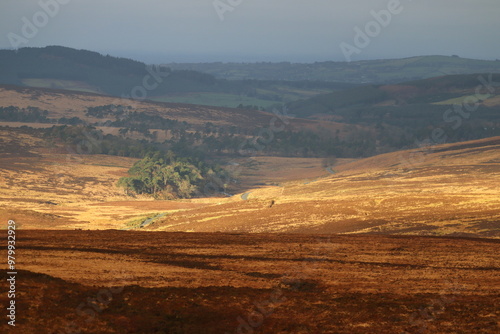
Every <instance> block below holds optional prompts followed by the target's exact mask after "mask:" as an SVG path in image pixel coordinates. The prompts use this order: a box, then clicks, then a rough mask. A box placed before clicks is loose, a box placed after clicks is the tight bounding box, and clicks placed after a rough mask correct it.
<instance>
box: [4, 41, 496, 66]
mask: <svg viewBox="0 0 500 334" xmlns="http://www.w3.org/2000/svg"><path fill="white" fill-rule="evenodd" d="M47 47H63V48H69V49H74V50H83V51H90V52H96V53H99V54H101V55H103V56H106V55H109V56H111V57H115V58H125V59H130V60H134V61H139V62H142V63H145V64H148V65H158V64H202V63H223V64H230V63H234V64H257V63H291V64H314V63H324V62H335V63H348V62H347V61H346V60H328V59H325V60H308V61H292V60H285V59H283V60H255V61H244V60H243V61H233V60H214V59H212V60H208V58H211V57H213V55H211V56H208V57H203V56H202V55H192V57H196V58H199V59H207V60H205V61H194V60H192V61H175V60H173V61H157V62H151V61H148V59H152V58H157V59H160V58H164V57H162V56H159V55H157V56H153V55H148V56H143V57H142V59H141V57H140V56H139V55H130V54H129V55H127V54H126V53H124V54H110V53H107V52H101V51H99V50H91V49H81V48H74V47H71V46H66V45H45V46H27V47H22V48H19V49H25V48H36V49H44V48H47ZM19 49H15V48H0V50H1V51H16V50H19ZM177 57H182V58H186V57H185V56H180V55H178V56H177ZM177 57H176V56H174V57H172V58H177ZM418 57H458V58H461V59H469V60H479V61H493V62H494V61H500V58H491V59H487V58H470V57H462V56H461V55H444V54H423V55H413V56H405V57H397V56H394V57H385V58H367V59H358V60H355V61H352V62H353V63H357V62H363V61H378V60H397V59H409V58H418Z"/></svg>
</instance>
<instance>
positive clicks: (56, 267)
mask: <svg viewBox="0 0 500 334" xmlns="http://www.w3.org/2000/svg"><path fill="white" fill-rule="evenodd" d="M17 237H18V254H17V256H18V269H19V270H20V272H19V275H18V292H19V293H18V296H17V301H18V304H19V310H18V317H19V319H18V323H17V326H16V330H18V331H17V333H40V331H39V330H40V328H47V331H46V332H44V333H67V332H70V331H66V330H64V329H63V328H65V327H67V326H74V327H76V328H79V329H80V330H81V333H200V334H201V333H239V332H238V329H240V332H241V333H404V332H405V331H406V332H408V333H424V332H427V333H497V332H498V330H499V329H500V327H499V323H498V319H499V315H500V312H499V309H500V308H499V306H500V297H499V296H500V294H499V293H500V288H499V286H500V280H499V278H498V276H499V275H498V274H499V271H500V263H499V261H498V254H499V253H500V241H498V240H488V239H463V238H456V239H453V238H434V237H402V236H401V237H387V236H368V235H357V236H346V235H340V236H339V235H317V236H311V235H308V236H306V235H289V234H251V235H249V234H222V233H213V234H209V233H207V234H201V233H200V234H199V233H192V234H190V233H165V232H124V231H114V230H111V231H36V230H19V231H18V235H17ZM3 281H4V282H5V280H3ZM113 287H114V288H113ZM0 300H1V302H2V304H4V303H5V302H6V300H7V298H6V295H4V294H2V295H1V296H0ZM0 328H1V330H5V329H6V325H5V324H4V323H2V324H1V325H0Z"/></svg>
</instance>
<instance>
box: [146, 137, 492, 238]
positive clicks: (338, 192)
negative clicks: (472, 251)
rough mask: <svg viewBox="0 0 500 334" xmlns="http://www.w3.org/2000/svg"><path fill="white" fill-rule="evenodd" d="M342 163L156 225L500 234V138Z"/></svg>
mask: <svg viewBox="0 0 500 334" xmlns="http://www.w3.org/2000/svg"><path fill="white" fill-rule="evenodd" d="M405 161H413V164H407V163H406V162H405ZM335 169H336V170H338V171H339V173H338V174H335V175H333V176H330V177H327V178H323V179H319V180H317V181H316V182H310V180H308V181H301V182H299V181H297V182H290V183H282V184H281V186H279V187H268V188H262V189H256V190H254V191H252V192H251V193H250V195H249V196H248V201H244V202H241V201H235V202H233V203H227V204H224V205H220V206H212V207H208V208H201V209H197V210H193V211H190V212H189V216H187V215H186V216H185V215H183V214H175V215H172V216H170V217H168V218H166V219H164V220H163V222H161V223H158V224H155V225H153V226H152V228H153V229H157V230H165V231H187V230H189V231H200V232H201V231H205V232H208V231H211V232H213V231H225V232H297V233H332V232H336V233H359V232H366V233H396V234H414V233H417V234H424V235H454V234H463V235H467V234H470V235H480V236H485V237H497V238H498V237H500V227H499V226H498V220H499V219H500V215H499V212H498V207H499V206H500V198H499V197H498V189H499V187H500V183H499V175H500V138H494V139H487V140H480V141H473V142H470V143H466V144H460V143H459V144H448V145H443V146H436V147H433V148H432V149H431V150H427V151H424V152H422V151H415V150H414V151H407V152H395V153H390V154H386V155H382V156H377V157H373V158H368V159H363V160H360V161H358V162H353V163H350V164H345V165H341V166H337V167H335ZM272 201H274V202H272Z"/></svg>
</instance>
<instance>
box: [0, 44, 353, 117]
mask: <svg viewBox="0 0 500 334" xmlns="http://www.w3.org/2000/svg"><path fill="white" fill-rule="evenodd" d="M0 84H9V85H17V86H26V87H38V88H52V89H64V90H74V91H81V92H91V93H99V94H104V95H112V96H118V97H121V96H123V95H127V96H132V97H133V98H136V97H138V98H149V99H153V100H156V101H160V102H182V103H193V104H205V105H214V106H225V107H236V106H239V105H242V106H247V107H249V108H257V109H259V108H260V109H263V108H268V107H272V106H273V105H279V104H282V103H283V102H288V101H294V100H297V99H300V98H307V97H311V96H314V95H316V94H319V93H326V92H329V91H332V90H339V89H344V88H347V87H352V85H351V84H345V83H329V82H321V81H316V82H313V81H308V80H302V81H300V82H291V81H289V82H285V81H276V80H275V81H257V80H238V81H228V80H225V79H216V78H215V77H213V76H212V75H209V74H205V73H201V72H196V71H189V70H174V71H172V70H171V69H170V68H169V67H167V66H164V65H155V66H153V65H146V64H144V63H141V62H138V61H134V60H131V59H124V58H117V57H112V56H110V55H101V54H99V53H97V52H92V51H87V50H76V49H72V48H67V47H61V46H48V47H45V48H21V49H19V50H17V51H12V50H0Z"/></svg>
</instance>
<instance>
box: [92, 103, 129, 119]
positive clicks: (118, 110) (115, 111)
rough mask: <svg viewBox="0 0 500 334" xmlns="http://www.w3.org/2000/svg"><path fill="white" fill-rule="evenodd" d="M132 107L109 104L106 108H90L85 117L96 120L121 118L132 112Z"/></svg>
mask: <svg viewBox="0 0 500 334" xmlns="http://www.w3.org/2000/svg"><path fill="white" fill-rule="evenodd" d="M131 110H132V107H130V106H126V107H125V106H122V105H115V104H107V105H104V106H96V107H88V108H87V110H86V111H85V115H86V116H89V117H95V118H104V117H106V116H121V115H123V114H124V113H125V112H128V111H131Z"/></svg>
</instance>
